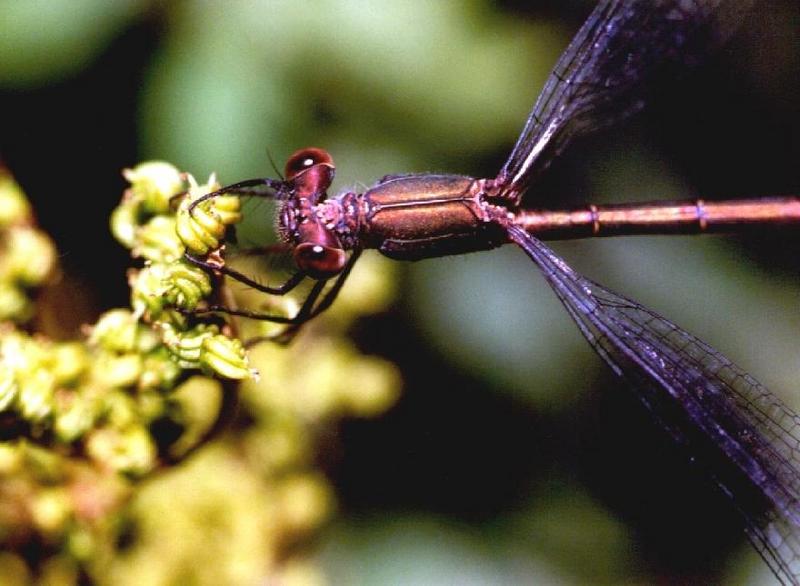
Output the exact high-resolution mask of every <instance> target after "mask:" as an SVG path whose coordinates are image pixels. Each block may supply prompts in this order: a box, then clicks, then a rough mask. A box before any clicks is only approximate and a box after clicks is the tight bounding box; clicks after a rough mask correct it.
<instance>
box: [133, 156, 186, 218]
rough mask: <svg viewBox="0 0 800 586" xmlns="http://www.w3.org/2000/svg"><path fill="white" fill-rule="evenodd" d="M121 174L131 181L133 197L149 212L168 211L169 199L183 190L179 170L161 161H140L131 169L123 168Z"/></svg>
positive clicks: (161, 212)
mask: <svg viewBox="0 0 800 586" xmlns="http://www.w3.org/2000/svg"><path fill="white" fill-rule="evenodd" d="M122 175H123V176H124V177H125V179H127V180H128V181H129V182H130V183H131V190H132V192H133V194H134V197H135V198H136V199H137V200H138V201H141V205H142V208H143V209H144V211H145V212H147V213H149V214H163V213H166V212H168V211H169V203H170V199H171V198H172V197H173V196H175V195H177V194H179V193H181V192H182V191H183V190H184V181H183V176H182V175H181V173H180V171H178V169H176V168H175V167H174V166H173V165H171V164H169V163H165V162H163V161H148V162H146V163H140V164H138V165H136V166H135V167H134V168H133V169H125V170H124V171H123V172H122Z"/></svg>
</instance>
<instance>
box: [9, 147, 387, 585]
mask: <svg viewBox="0 0 800 586" xmlns="http://www.w3.org/2000/svg"><path fill="white" fill-rule="evenodd" d="M126 177H127V178H128V179H129V180H130V181H131V183H132V185H131V188H130V189H129V190H127V191H126V193H125V195H124V197H123V201H122V203H121V204H120V206H119V207H118V208H117V209H116V210H115V211H114V214H113V216H112V220H111V225H112V230H113V232H114V234H115V235H116V237H117V238H118V239H119V240H120V241H121V242H123V243H124V244H125V245H126V246H128V248H130V249H131V252H132V255H133V256H135V257H137V258H139V259H143V260H144V266H143V267H141V268H139V269H137V270H133V271H131V272H130V273H129V282H130V285H131V307H130V308H120V309H114V310H111V311H108V312H106V313H104V314H103V315H102V316H101V317H100V319H99V320H98V321H97V322H96V323H95V324H94V325H92V326H86V327H85V333H86V336H85V339H80V340H76V341H65V342H56V341H52V340H49V339H47V338H46V337H44V336H42V335H38V334H33V333H30V332H28V331H24V330H23V329H21V327H20V326H19V325H15V324H14V323H13V322H12V321H9V320H15V321H17V323H21V322H22V321H23V319H24V317H25V316H29V315H30V312H31V311H32V310H33V308H34V307H35V305H34V304H33V303H32V302H31V301H29V299H28V297H27V296H26V295H25V294H27V293H28V292H31V291H35V289H36V286H37V285H38V284H41V283H43V282H44V280H45V279H46V274H48V273H49V272H51V271H52V264H53V263H52V260H53V259H54V258H55V255H54V253H53V250H52V247H50V248H49V249H48V250H49V253H46V252H44V253H43V252H42V251H41V250H39V251H38V253H37V252H36V250H37V249H36V246H40V245H41V244H42V242H48V241H47V240H46V237H43V236H41V235H39V236H38V237H34V238H27V239H26V238H16V237H13V238H12V237H8V238H6V240H5V246H4V247H0V267H2V270H0V277H2V276H3V275H16V276H15V277H13V278H11V277H10V278H9V281H8V282H9V283H13V284H14V287H17V290H18V292H19V293H20V294H23V295H25V296H24V298H23V302H22V303H17V304H16V305H15V306H14V307H16V309H15V310H12V306H11V305H9V306H6V307H2V304H3V298H4V297H3V295H4V294H3V293H2V286H3V285H2V284H0V311H4V312H5V313H4V314H3V316H2V319H0V417H2V418H3V423H4V425H3V438H4V441H3V442H0V546H2V548H3V549H4V554H3V555H0V582H2V583H27V582H30V581H31V580H32V576H33V575H36V576H37V577H38V578H39V579H40V581H41V582H42V583H54V584H55V583H58V584H70V585H71V584H78V583H85V582H86V581H87V577H89V578H88V579H90V580H91V581H93V582H96V583H113V584H122V585H125V584H152V583H164V582H167V581H170V580H172V579H173V578H174V576H182V577H185V578H186V580H189V581H192V582H193V583H196V584H226V583H248V584H250V583H258V582H265V581H272V582H276V583H277V582H280V583H282V584H284V583H285V584H308V583H319V582H320V581H321V579H322V578H321V575H320V573H319V569H318V568H317V567H316V565H315V564H314V563H313V562H312V561H311V560H310V558H308V557H306V554H304V553H303V552H304V548H298V547H297V545H298V544H300V543H303V542H305V541H306V540H308V539H309V538H312V537H313V536H314V534H315V532H316V531H317V530H318V528H319V527H320V526H321V524H323V523H324V522H325V521H326V520H327V519H328V518H329V516H330V515H331V514H332V512H333V510H334V508H335V503H334V495H333V490H332V488H331V487H330V485H329V484H328V482H327V481H326V480H325V478H324V476H323V475H322V474H320V473H319V472H318V471H317V470H316V469H315V462H316V461H317V460H318V455H319V452H321V451H323V450H324V449H325V446H326V445H327V444H326V442H322V441H319V440H318V438H317V433H318V432H319V430H320V429H323V428H325V427H329V426H330V425H331V424H332V423H334V422H335V421H336V420H337V419H338V418H341V417H344V416H372V415H376V414H378V413H380V412H382V411H384V410H385V409H387V408H388V407H389V406H390V405H391V404H392V403H393V401H394V400H395V398H396V397H397V394H398V392H399V386H400V380H399V376H398V374H397V371H396V369H395V367H394V366H393V365H392V364H391V363H389V362H387V361H385V360H383V359H380V358H377V357H373V356H365V355H363V354H361V353H360V352H359V351H358V350H357V349H356V348H355V346H354V345H353V344H352V343H351V342H350V341H348V340H347V338H346V335H345V331H346V328H347V327H348V324H350V323H352V321H353V320H354V319H356V318H357V317H359V316H361V315H364V314H366V313H370V312H376V311H380V310H381V309H382V308H383V307H385V305H386V303H387V302H388V300H389V299H390V298H391V294H392V290H391V287H390V285H389V283H390V282H391V279H390V275H389V274H387V272H388V270H389V269H390V265H387V264H385V263H381V262H380V259H377V258H369V257H367V258H364V259H362V262H361V263H360V265H359V266H358V267H356V268H355V270H354V272H353V274H352V275H351V277H350V279H351V283H350V284H351V285H352V286H351V287H346V288H345V290H344V291H342V293H341V294H340V296H339V298H338V299H337V304H336V308H335V311H332V312H330V313H328V314H326V315H325V316H324V318H323V319H322V320H318V321H317V322H316V323H314V324H312V327H309V328H307V329H305V330H304V331H303V332H301V333H300V337H299V339H297V340H296V341H295V343H294V344H292V345H290V346H288V347H282V346H277V345H275V344H261V345H259V346H257V347H256V348H255V349H254V350H253V351H252V353H251V357H250V358H248V357H247V356H246V355H245V352H244V348H243V344H242V342H241V341H240V340H239V339H237V338H236V337H234V336H233V335H232V333H233V332H234V331H236V329H234V328H232V327H231V325H230V324H228V323H226V322H225V321H222V320H221V319H219V318H214V319H203V318H202V315H204V314H202V313H199V312H197V311H196V310H198V309H202V308H203V307H204V304H205V303H209V300H213V299H214V296H216V295H220V294H221V292H222V291H224V289H225V287H224V284H223V283H222V282H221V279H220V278H219V277H218V276H216V275H214V274H213V272H212V273H208V272H206V271H204V270H202V269H200V268H198V267H196V266H194V265H193V264H190V263H188V262H186V261H185V260H184V253H185V252H186V251H190V252H191V253H192V254H194V255H196V256H201V257H204V258H207V259H216V260H215V262H224V260H223V257H224V255H223V251H222V248H223V247H224V246H225V236H226V231H227V227H228V226H230V225H231V224H233V223H235V222H236V221H238V219H239V207H238V206H239V204H238V200H237V199H236V198H232V197H228V196H224V197H218V198H215V199H210V200H208V201H203V202H201V203H200V204H199V205H197V206H195V207H194V209H193V210H192V213H189V206H190V205H191V202H192V201H195V200H196V199H198V198H200V197H202V195H203V194H204V193H207V192H208V191H210V190H213V189H215V188H216V182H215V181H214V180H213V178H212V179H211V180H210V181H209V182H208V183H207V184H206V185H203V186H200V185H197V183H196V182H195V181H194V180H193V179H192V178H191V177H188V176H185V175H183V174H181V173H179V172H178V171H177V170H176V169H175V168H174V167H172V166H171V165H168V164H166V163H145V164H142V165H139V166H138V167H136V168H134V169H132V170H130V171H127V172H126ZM6 189H8V187H6ZM8 193H11V194H12V195H13V196H14V197H9V196H8ZM15 209H16V210H17V211H16V212H15V211H14V210H15ZM29 213H30V212H29V210H28V206H27V203H26V202H25V200H24V198H22V196H21V192H19V190H18V189H17V188H16V187H15V186H13V185H12V187H11V190H10V191H8V192H7V193H6V195H3V193H2V190H0V230H2V229H4V227H6V228H8V227H13V229H17V228H19V229H23V228H24V229H26V230H29V231H31V233H36V232H35V228H33V222H32V220H31V218H30V215H29ZM9 218H13V219H9ZM37 243H38V244H37ZM31 245H33V248H30V246H31ZM48 245H49V243H48ZM36 254H40V255H41V256H38V257H37V256H36ZM25 255H28V258H29V266H28V267H27V269H25V270H22V269H20V268H17V269H14V270H11V269H10V268H9V269H5V267H11V266H17V267H21V266H22V265H24V264H25V263H24V262H23V263H20V262H19V261H17V260H14V261H13V262H12V259H14V258H25V257H26V256H25ZM30 255H33V256H34V257H36V258H37V259H39V260H42V259H43V258H44V259H49V261H48V262H47V263H45V262H44V261H42V263H41V264H38V265H37V264H36V262H35V259H30ZM45 266H46V267H47V270H46V271H45V270H44V267H45ZM26 270H27V271H28V272H25V271H26ZM34 277H35V278H34ZM259 278H265V279H267V278H270V277H269V276H268V275H261V276H260V277H259ZM240 293H241V295H240V296H239V298H237V299H236V302H237V303H240V304H242V306H243V307H247V306H248V304H249V303H253V304H254V303H260V302H261V301H260V300H256V299H254V298H252V296H253V295H254V292H253V291H251V290H246V289H245V290H243V291H240ZM231 295H233V293H231ZM248 296H250V297H248ZM281 302H282V303H284V304H286V305H287V307H288V306H289V305H291V304H292V303H296V300H292V299H290V298H281ZM242 329H246V328H242ZM254 333H255V334H256V335H258V334H260V333H263V332H262V330H261V328H260V327H258V328H256V329H255V331H254ZM248 360H253V362H254V365H255V366H257V367H258V369H259V370H260V372H262V373H263V376H261V377H260V378H259V379H256V378H255V377H253V376H251V375H252V372H253V370H252V369H251V368H250V366H249V364H248ZM198 373H203V374H207V375H213V376H214V378H216V379H220V380H222V381H225V382H224V384H222V385H221V384H220V383H219V382H217V381H216V380H214V379H212V378H209V377H207V376H193V375H195V374H198ZM237 379H244V380H245V384H244V385H243V386H242V387H241V408H240V410H239V413H240V414H241V417H240V418H239V419H237V420H235V421H233V422H231V421H230V420H229V416H230V414H231V412H233V409H232V408H231V397H233V401H234V402H235V400H236V399H237V398H238V393H237V392H236V389H235V388H234V387H233V386H232V385H233V383H234V382H235V381H236V380H237ZM221 422H223V423H225V422H227V423H229V424H230V425H228V426H227V427H226V428H225V429H226V430H227V432H226V433H225V434H224V435H223V436H222V437H220V434H219V431H220V429H221V427H220V423H221ZM231 423H232V424H231ZM217 438H219V439H218V440H217ZM214 440H217V441H214ZM200 446H203V447H204V449H202V450H198V449H197V448H198V447H200ZM188 453H195V454H196V456H195V457H194V458H191V459H188V460H187V459H186V455H187V454H188ZM170 464H179V465H176V466H173V467H172V468H170V470H171V473H170V474H168V475H157V474H155V472H156V471H158V470H163V469H165V467H166V466H167V465H170ZM145 478H148V479H151V481H150V482H148V483H146V484H141V483H139V480H141V479H145ZM134 526H135V528H136V531H135V532H133V533H131V532H130V531H129V528H130V527H134ZM189 536H191V538H188V537H189ZM121 543H125V547H124V548H122V547H120V544H121ZM208 559H214V560H215V563H214V564H212V565H211V566H209V564H207V563H204V562H205V561H207V560H208Z"/></svg>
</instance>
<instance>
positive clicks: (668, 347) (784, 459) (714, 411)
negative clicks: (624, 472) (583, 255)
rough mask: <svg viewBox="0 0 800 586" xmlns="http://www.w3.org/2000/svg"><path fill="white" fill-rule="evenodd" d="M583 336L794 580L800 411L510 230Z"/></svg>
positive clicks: (798, 572) (798, 558)
mask: <svg viewBox="0 0 800 586" xmlns="http://www.w3.org/2000/svg"><path fill="white" fill-rule="evenodd" d="M508 234H509V237H510V238H511V240H512V241H514V242H515V243H516V244H518V245H519V246H520V247H522V249H523V250H524V251H525V252H526V253H527V254H528V256H529V257H530V258H531V259H532V260H533V261H534V262H535V263H536V264H537V266H538V267H539V268H540V269H541V271H542V273H543V274H544V277H545V278H546V279H547V281H548V283H549V284H550V286H551V287H552V288H553V290H554V291H555V293H556V295H558V297H559V299H560V300H561V302H562V303H563V304H564V307H566V309H567V311H568V312H569V314H570V315H571V316H572V318H573V319H574V320H575V323H576V324H577V325H578V327H579V328H580V331H581V333H582V334H583V335H584V337H585V338H586V339H587V340H588V341H589V343H590V344H591V345H592V347H593V348H594V349H595V350H596V351H597V353H598V354H599V355H600V356H601V357H602V358H603V360H605V362H606V363H607V364H608V365H609V366H610V367H611V368H612V370H613V371H614V372H615V373H617V374H618V375H619V376H620V377H622V378H623V379H625V380H626V381H627V382H628V383H629V384H630V386H631V387H633V388H634V389H635V390H636V391H637V393H638V396H639V398H640V399H641V401H642V402H643V403H644V405H645V406H646V407H647V409H648V410H649V411H650V413H651V414H652V416H653V417H654V418H655V419H656V420H657V422H658V423H659V424H660V425H661V426H662V427H663V428H664V429H665V430H666V431H667V432H668V433H670V435H671V436H672V438H673V439H674V440H675V441H676V442H677V443H678V444H679V445H681V446H682V447H683V448H684V449H685V450H686V451H687V453H688V454H689V456H690V458H691V459H692V460H693V461H696V462H697V463H699V465H700V467H701V468H702V469H703V470H704V471H706V472H707V473H709V474H710V476H711V477H712V479H713V480H714V482H716V483H717V484H718V485H719V486H720V488H721V489H722V490H723V492H724V493H725V494H727V495H728V496H729V497H730V499H731V501H732V502H733V505H734V506H735V507H736V509H737V510H738V511H739V512H740V513H741V515H742V516H743V519H744V521H745V525H746V529H747V533H748V537H749V538H750V540H751V542H752V543H753V545H754V546H755V547H756V549H757V550H758V551H759V553H760V554H761V555H762V557H763V558H764V560H765V561H766V562H767V563H768V564H769V566H770V568H771V569H772V570H773V572H774V573H775V575H776V576H777V577H778V578H779V579H780V580H781V581H782V582H785V583H789V584H798V583H800V417H798V415H797V414H796V413H795V412H794V411H792V410H791V409H790V408H789V407H787V406H786V405H784V404H783V403H782V402H781V400H780V399H778V398H777V397H775V396H774V395H773V394H771V393H770V392H769V391H768V390H767V389H766V388H764V387H763V386H762V385H760V384H759V383H758V382H757V381H756V380H755V379H753V377H751V376H750V375H749V374H747V373H746V372H744V371H742V370H741V369H740V368H738V367H737V366H736V365H735V364H733V363H732V362H731V361H730V360H728V359H727V358H725V357H724V356H723V355H721V354H720V353H719V352H717V351H716V350H714V349H713V348H712V347H710V346H709V345H708V344H706V343H705V342H703V341H702V340H699V339H697V338H695V337H694V336H692V335H691V334H689V333H687V332H685V331H683V330H682V329H681V328H679V327H678V326H676V325H675V324H673V323H671V322H670V321H668V320H666V319H664V318H663V317H661V316H659V315H658V314H656V313H655V312H653V311H650V310H649V309H647V308H645V307H643V306H641V305H639V304H638V303H636V302H634V301H631V300H630V299H627V298H625V297H623V296H622V295H619V294H617V293H613V292H612V291H609V290H608V289H606V288H604V287H602V286H601V285H598V284H597V283H594V282H592V281H590V280H589V279H586V278H585V277H582V276H581V275H579V274H577V273H576V272H575V271H573V270H572V269H571V268H570V267H569V266H568V265H567V264H566V263H565V262H564V261H563V260H562V259H561V258H559V257H558V256H557V255H556V254H555V253H553V252H552V251H551V250H550V249H549V248H548V247H547V246H545V245H544V244H543V243H542V242H540V241H539V240H537V239H536V238H534V237H533V236H530V235H529V234H528V233H526V232H525V231H524V230H523V229H521V228H519V227H517V226H510V227H508Z"/></svg>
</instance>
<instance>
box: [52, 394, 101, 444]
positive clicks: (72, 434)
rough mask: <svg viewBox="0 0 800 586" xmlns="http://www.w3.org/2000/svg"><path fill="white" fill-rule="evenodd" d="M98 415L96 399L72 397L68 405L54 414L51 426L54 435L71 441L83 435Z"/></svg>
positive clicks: (62, 439) (65, 441)
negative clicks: (54, 417) (53, 422)
mask: <svg viewBox="0 0 800 586" xmlns="http://www.w3.org/2000/svg"><path fill="white" fill-rule="evenodd" d="M97 415H98V406H97V403H96V401H92V400H89V399H87V398H85V397H81V396H75V397H73V400H72V402H71V403H70V405H69V406H68V407H67V408H66V409H63V410H59V412H58V413H57V414H56V419H55V424H54V426H53V428H54V431H55V434H56V437H57V438H58V439H59V440H61V441H62V442H64V443H71V442H74V441H75V440H77V439H79V438H81V437H83V436H84V435H85V434H86V432H88V431H89V430H90V429H91V428H92V426H93V425H94V423H95V421H96V419H97Z"/></svg>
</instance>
